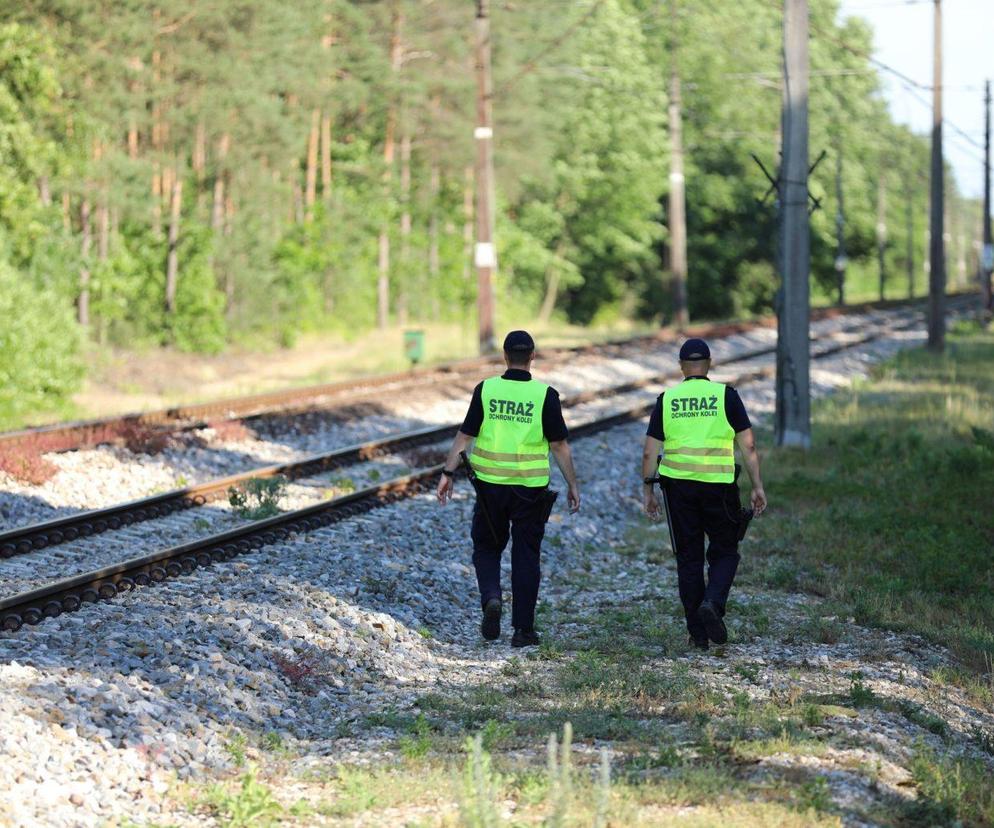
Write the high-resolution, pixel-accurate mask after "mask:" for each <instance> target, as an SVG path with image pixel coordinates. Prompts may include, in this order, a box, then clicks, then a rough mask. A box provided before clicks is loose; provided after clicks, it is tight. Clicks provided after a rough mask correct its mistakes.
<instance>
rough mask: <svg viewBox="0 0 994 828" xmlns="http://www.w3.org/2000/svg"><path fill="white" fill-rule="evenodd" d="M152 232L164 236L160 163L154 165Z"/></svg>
mask: <svg viewBox="0 0 994 828" xmlns="http://www.w3.org/2000/svg"><path fill="white" fill-rule="evenodd" d="M152 232H153V233H154V234H155V235H156V236H159V235H161V234H162V173H161V172H160V171H159V162H158V161H155V162H154V163H153V164H152Z"/></svg>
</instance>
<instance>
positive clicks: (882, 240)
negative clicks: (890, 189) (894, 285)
mask: <svg viewBox="0 0 994 828" xmlns="http://www.w3.org/2000/svg"><path fill="white" fill-rule="evenodd" d="M877 271H878V276H879V283H880V284H879V289H878V291H877V292H878V293H879V294H880V301H881V302H883V301H884V292H885V285H886V283H887V181H886V179H885V178H884V176H883V175H882V174H881V176H880V179H879V181H878V182H877Z"/></svg>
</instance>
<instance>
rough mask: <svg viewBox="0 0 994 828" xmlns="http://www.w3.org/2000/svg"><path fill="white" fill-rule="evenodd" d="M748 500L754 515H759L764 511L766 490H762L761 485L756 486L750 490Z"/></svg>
mask: <svg viewBox="0 0 994 828" xmlns="http://www.w3.org/2000/svg"><path fill="white" fill-rule="evenodd" d="M749 502H750V503H751V504H752V511H753V513H754V514H755V515H757V516H758V515H761V514H763V512H765V511H766V492H765V491H763V487H762V486H756V487H755V488H754V489H753V490H752V496H751V497H750V498H749Z"/></svg>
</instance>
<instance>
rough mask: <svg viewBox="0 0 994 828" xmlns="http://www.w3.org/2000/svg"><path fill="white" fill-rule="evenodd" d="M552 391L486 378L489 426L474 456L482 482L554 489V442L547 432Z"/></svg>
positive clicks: (478, 440)
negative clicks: (547, 405)
mask: <svg viewBox="0 0 994 828" xmlns="http://www.w3.org/2000/svg"><path fill="white" fill-rule="evenodd" d="M548 389H549V386H547V385H546V384H545V383H541V382H537V381H536V380H528V381H526V382H520V381H516V380H507V379H503V378H502V377H491V378H490V379H488V380H484V382H483V393H482V398H483V424H482V425H481V426H480V433H479V435H477V438H476V442H475V443H474V445H473V454H472V455H471V458H470V460H471V462H472V465H473V470H474V471H475V472H476V475H477V477H479V478H480V480H486V481H487V482H488V483H501V484H504V485H515V486H534V487H538V486H548V485H549V441H548V440H546V439H545V434H544V432H543V431H542V408H543V407H544V405H545V395H546V392H547V391H548Z"/></svg>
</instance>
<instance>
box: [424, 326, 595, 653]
mask: <svg viewBox="0 0 994 828" xmlns="http://www.w3.org/2000/svg"><path fill="white" fill-rule="evenodd" d="M534 358H535V342H534V341H533V340H532V338H531V336H530V335H529V334H528V333H527V332H526V331H512V332H511V333H509V334H508V335H507V337H506V338H505V340H504V361H505V363H506V365H507V371H505V372H504V373H503V374H502V375H501V376H499V377H491V378H490V379H488V380H484V381H483V382H481V383H480V384H479V385H477V386H476V389H475V390H474V392H473V399H472V400H471V402H470V405H469V411H468V412H467V414H466V418H465V420H464V421H463V424H462V426H461V427H460V429H459V433H458V434H457V435H456V437H455V440H454V441H453V444H452V448H451V450H450V451H449V455H448V458H447V459H446V462H445V467H444V470H443V472H442V478H441V480H439V483H438V491H437V495H438V500H439V502H440V503H441V504H442V505H445V504H446V503H447V502H448V500H449V499H450V498H451V497H452V489H453V474H454V473H455V471H456V469H457V468H458V466H459V454H460V452H463V451H465V450H466V449H467V447H468V446H469V444H470V442H473V451H472V454H471V455H470V464H471V466H472V467H473V471H474V472H475V474H476V477H477V482H478V487H477V502H476V507H475V509H474V512H473V529H472V538H473V565H474V567H475V569H476V579H477V584H478V585H479V588H480V603H481V605H482V608H483V620H482V622H481V624H480V632H481V634H482V635H483V637H484V638H485V639H487V640H491V641H492V640H494V639H496V638H498V637H499V636H500V621H501V614H502V601H501V597H502V592H501V584H500V559H501V554H502V553H503V551H504V547H505V546H506V545H507V541H508V539H509V538H510V540H511V596H512V598H511V623H512V625H513V627H514V635H513V637H512V638H511V646H512V647H528V646H533V645H535V644H538V643H539V639H538V635H537V633H536V632H535V604H536V602H537V600H538V587H539V580H540V577H541V569H540V565H539V559H540V553H541V546H542V538H543V537H544V535H545V522H546V519H547V517H548V516H547V513H546V510H545V508H544V507H545V506H546V505H547V504H548V499H547V497H546V494H547V491H548V486H549V453H550V451H551V453H552V456H553V457H555V459H556V463H557V464H558V465H559V469H560V470H561V471H562V473H563V477H564V478H565V479H566V484H567V487H568V490H567V495H566V497H567V505H568V506H569V510H570V512H576V511H577V510H578V509H579V508H580V489H579V486H578V484H577V480H576V471H575V470H574V468H573V458H572V455H571V453H570V448H569V444H568V443H567V442H566V438H567V436H568V432H567V430H566V423H565V422H564V420H563V413H562V408H561V406H560V404H559V393H558V392H557V391H556V390H555V389H554V388H551V387H550V386H548V385H545V384H544V383H541V382H538V381H536V380H533V379H532V376H531V366H532V362H533V361H534Z"/></svg>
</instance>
